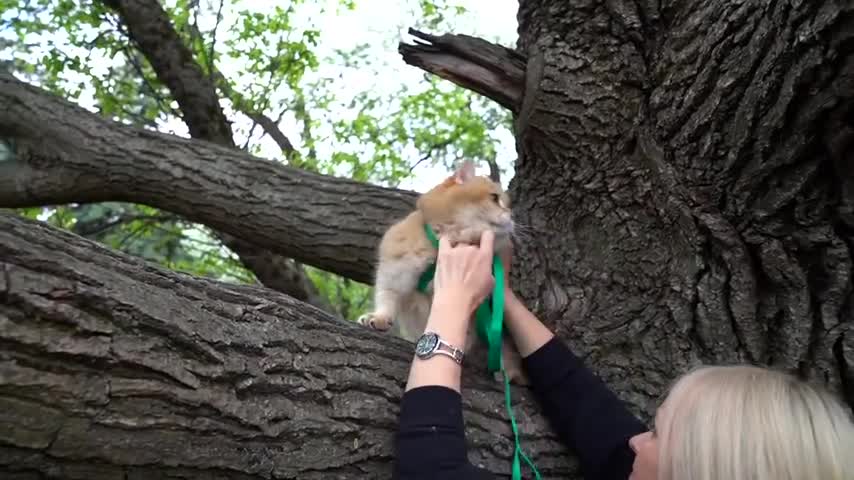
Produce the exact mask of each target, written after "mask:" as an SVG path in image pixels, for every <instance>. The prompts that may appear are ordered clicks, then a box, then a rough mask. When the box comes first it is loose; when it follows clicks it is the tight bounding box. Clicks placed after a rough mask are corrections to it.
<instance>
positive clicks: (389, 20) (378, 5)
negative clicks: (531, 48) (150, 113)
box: [0, 0, 518, 191]
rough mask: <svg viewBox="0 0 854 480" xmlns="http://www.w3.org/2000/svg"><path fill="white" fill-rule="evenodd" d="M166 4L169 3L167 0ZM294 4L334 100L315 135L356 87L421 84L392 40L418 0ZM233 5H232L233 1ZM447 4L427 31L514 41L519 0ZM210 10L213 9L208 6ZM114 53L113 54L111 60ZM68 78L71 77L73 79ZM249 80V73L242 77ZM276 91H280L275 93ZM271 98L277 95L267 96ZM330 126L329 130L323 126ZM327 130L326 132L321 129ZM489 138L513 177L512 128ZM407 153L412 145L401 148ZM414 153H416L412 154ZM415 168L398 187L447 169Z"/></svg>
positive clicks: (413, 17)
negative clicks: (452, 10) (337, 60)
mask: <svg viewBox="0 0 854 480" xmlns="http://www.w3.org/2000/svg"><path fill="white" fill-rule="evenodd" d="M211 1H213V3H214V6H215V7H216V6H218V4H219V2H218V0H202V2H203V5H204V4H207V3H208V2H211ZM166 3H167V4H170V3H172V2H166ZM306 3H307V4H303V5H300V6H298V7H297V11H298V14H297V21H296V23H295V24H296V25H298V28H316V29H317V30H319V31H320V32H321V33H320V38H319V45H318V47H316V48H315V49H314V51H315V53H316V54H317V56H318V58H319V60H320V63H321V65H320V67H319V69H318V71H316V72H309V73H307V75H306V79H314V78H318V77H329V78H333V79H335V81H334V83H333V85H334V91H335V94H336V96H337V97H338V98H337V100H338V102H337V103H338V105H337V106H333V108H332V111H327V112H324V115H328V116H326V117H324V116H321V113H320V112H317V113H316V114H315V115H316V119H317V120H319V121H320V123H321V124H322V125H323V126H322V127H321V128H320V129H319V131H317V132H315V136H316V137H318V138H322V137H323V135H324V133H325V130H324V129H325V127H327V126H328V125H329V124H330V123H331V121H330V119H332V118H342V117H345V118H346V117H347V116H349V115H354V114H355V110H352V109H349V105H348V103H349V100H350V97H351V96H352V95H354V94H356V93H359V92H361V91H365V90H371V89H375V90H374V91H381V92H391V91H395V90H397V89H398V88H399V87H400V85H402V84H405V85H409V86H411V88H413V89H419V85H420V88H421V89H423V88H424V87H425V84H424V82H423V73H424V72H423V71H421V70H420V69H417V68H415V67H411V66H408V65H406V64H405V63H404V62H403V60H402V59H401V57H400V55H399V54H398V52H397V43H398V41H400V40H405V41H409V42H411V38H410V37H409V36H408V35H407V33H406V30H407V29H408V28H409V27H410V26H414V25H415V22H416V21H417V19H418V16H417V14H418V9H417V5H418V2H417V1H416V0H408V1H405V0H404V1H391V0H356V8H355V10H353V11H349V10H346V9H343V8H336V7H335V5H337V4H338V2H337V1H333V0H325V1H320V2H311V1H309V2H306ZM226 4H227V5H226V8H225V9H224V11H223V14H224V20H223V22H222V24H221V25H230V24H233V22H234V20H235V18H236V15H237V11H239V10H241V9H247V8H250V9H251V10H252V11H261V12H263V11H265V10H266V9H270V10H272V9H273V8H275V6H276V5H279V6H282V5H283V4H282V3H281V2H280V1H272V0H270V1H257V0H253V1H252V2H248V1H245V0H244V1H239V2H234V1H226ZM235 4H236V5H235ZM449 4H450V5H459V6H462V7H465V8H466V9H467V10H468V11H467V12H466V13H465V14H463V15H453V14H452V15H451V16H450V17H449V18H448V19H446V22H445V23H444V24H443V26H442V27H440V28H442V30H440V31H430V32H428V33H435V34H441V33H445V32H453V33H465V34H468V35H475V36H479V37H482V38H486V39H488V40H491V41H496V42H499V43H502V44H504V45H507V46H510V47H513V46H514V45H515V42H516V11H517V8H518V3H517V1H516V0H488V1H487V0H452V1H450V2H449ZM324 6H326V7H327V8H326V11H325V12H323V13H321V9H322V7H324ZM214 11H215V9H214ZM214 20H215V19H214V18H213V16H212V15H211V16H210V18H202V19H200V24H201V27H202V29H203V30H205V31H206V30H208V28H209V27H210V26H212V25H213V23H212V22H213V21H214ZM10 33H11V32H0V35H2V36H9V34H10ZM229 34H230V32H229V30H228V29H225V28H220V30H219V31H218V35H217V38H218V41H220V42H221V41H223V40H224V39H225V38H226V36H227V35H229ZM63 38H64V37H63V36H62V34H61V32H59V33H54V34H51V35H50V36H45V37H42V38H33V39H28V43H31V44H32V43H34V44H36V45H37V46H36V47H35V48H33V50H32V53H31V54H32V55H33V57H34V58H38V57H40V56H41V55H40V52H43V51H44V50H45V49H47V48H50V47H49V44H50V42H54V43H55V44H56V45H58V46H59V47H60V48H62V49H63V51H65V53H67V54H68V53H73V51H72V50H71V49H70V48H69V47H68V46H67V44H65V42H64V41H63ZM363 43H367V44H369V50H368V51H369V53H370V59H371V61H370V63H369V64H368V65H365V66H363V67H361V68H349V69H344V68H342V67H341V66H340V65H335V64H329V63H326V62H324V60H325V58H326V57H327V56H329V55H331V54H332V52H333V51H334V50H335V49H344V50H349V49H351V48H353V47H354V46H356V45H359V44H363ZM0 58H4V59H7V58H9V53H8V52H0ZM118 60H120V59H117V61H118ZM111 61H112V59H110V58H101V59H98V61H97V63H98V65H99V66H100V67H101V68H103V71H106V68H107V66H108V65H109V63H110V62H111ZM218 67H219V68H220V70H221V71H222V72H223V73H224V74H225V75H226V76H227V77H229V78H238V74H239V72H240V71H241V70H242V66H241V65H239V64H237V63H236V62H220V63H219V64H218ZM71 80H72V81H75V82H76V81H77V80H74V79H71ZM247 80H249V79H247ZM277 93H279V92H277ZM287 94H288V92H287V91H283V92H281V95H287ZM272 103H273V104H274V105H275V102H272ZM78 104H80V105H81V106H83V107H86V108H90V109H91V108H92V100H91V95H85V94H84V95H83V96H81V98H80V100H79V101H78ZM225 107H226V114H227V115H228V116H229V118H230V119H231V120H234V121H236V122H237V123H236V124H235V125H233V128H234V130H235V136H236V140H237V142H238V144H242V143H243V142H244V140H245V136H242V135H241V133H243V132H247V131H248V129H249V126H250V124H249V123H248V122H245V121H244V119H243V117H242V116H235V115H232V114H231V111H230V110H229V109H228V107H227V105H226V106H225ZM267 114H268V115H270V116H274V115H277V114H278V112H267ZM164 127H166V130H167V131H172V132H174V133H176V134H179V135H182V136H186V128H185V127H184V125H183V124H182V123H180V121H176V122H169V124H168V125H165V126H164ZM280 128H281V129H282V131H283V132H284V133H285V135H287V136H288V137H289V138H290V139H291V141H292V142H293V143H294V144H295V146H297V148H299V147H300V146H301V142H300V138H299V133H300V132H301V130H302V129H301V127H300V126H298V125H297V124H296V123H295V122H294V120H293V117H292V116H290V115H287V114H286V115H285V116H284V118H283V120H282V122H281V124H280ZM327 130H328V129H327ZM259 132H260V129H256V134H255V138H257V137H258V134H259ZM326 133H328V132H326ZM492 135H494V137H495V138H497V139H499V140H500V142H501V143H500V145H499V148H498V162H499V164H500V165H501V166H502V167H503V168H505V169H507V170H506V171H505V173H504V176H503V177H502V183H504V185H505V186H506V184H507V182H508V181H509V179H510V178H512V161H513V159H515V157H516V154H515V146H514V142H513V136H512V133H511V132H510V131H509V130H506V129H501V130H500V131H496V132H492ZM262 145H263V152H262V156H265V157H270V158H275V157H277V156H279V150H278V147H276V145H275V144H274V143H273V142H272V140H270V139H269V138H268V137H265V139H264V140H263V143H262ZM322 148H323V144H321V145H320V146H319V149H318V150H319V153H320V154H321V155H322V153H323V150H322ZM407 153H408V154H413V153H414V152H407ZM412 158H413V159H414V158H415V156H414V155H412ZM414 172H415V173H416V178H414V179H412V180H407V181H406V182H405V183H403V184H402V185H400V186H401V188H409V189H413V190H416V191H424V190H426V189H427V188H430V187H431V186H432V185H434V184H435V183H437V182H438V181H440V180H441V179H442V178H444V177H445V176H446V175H447V173H448V172H446V171H445V169H444V167H442V166H437V167H431V166H427V165H426V164H421V165H420V166H418V167H417V168H416V169H415V170H414ZM478 172H483V173H486V172H488V166H487V165H479V166H478Z"/></svg>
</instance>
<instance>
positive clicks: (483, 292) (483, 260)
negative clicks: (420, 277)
mask: <svg viewBox="0 0 854 480" xmlns="http://www.w3.org/2000/svg"><path fill="white" fill-rule="evenodd" d="M494 241H495V234H494V233H493V232H492V231H491V230H487V231H485V232H484V233H483V234H482V235H481V238H480V246H477V245H467V244H459V245H456V246H454V245H451V243H450V241H449V240H448V239H447V238H446V237H442V238H441V239H440V240H439V254H438V259H437V262H436V275H435V277H434V280H433V305H434V306H436V305H443V306H449V305H453V306H454V307H455V308H459V309H462V313H464V314H465V315H466V316H471V314H472V313H474V311H475V310H476V309H477V307H478V305H480V304H481V302H483V300H484V299H485V298H486V297H487V296H488V295H489V294H490V293H491V292H492V288H493V287H494V286H495V279H494V278H493V277H492V257H493V254H494Z"/></svg>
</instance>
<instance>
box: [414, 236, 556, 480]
mask: <svg viewBox="0 0 854 480" xmlns="http://www.w3.org/2000/svg"><path fill="white" fill-rule="evenodd" d="M424 232H425V233H426V234H427V238H428V239H430V243H432V244H433V247H434V248H439V239H438V238H436V234H435V233H433V229H432V228H430V225H427V224H426V223H425V224H424ZM435 274H436V264H431V265H430V266H429V267H428V268H427V270H425V271H424V273H422V274H421V278H419V280H418V290H419V291H421V292H424V291H426V290H427V285H429V284H430V281H431V280H433V277H434V276H435ZM492 275H493V276H494V277H495V287H493V289H492V298H491V302H490V300H486V301H484V302H483V303H481V304H480V306H478V307H477V310H476V311H475V329H476V331H477V335H478V337H480V339H481V340H483V341H484V342H486V345H487V347H489V353H488V355H487V362H486V363H487V368H488V369H489V371H490V372H497V371H501V375H502V376H503V377H504V403H505V404H506V406H507V415H508V416H509V417H510V427H511V429H512V430H513V442H514V444H515V448H514V450H513V476H512V479H513V480H522V464H521V461H520V458H521V459H522V460H524V461H525V463H527V464H528V466H529V467H531V470H533V471H534V476H535V477H536V478H537V480H539V479H540V472H539V471H537V467H536V466H534V463H533V462H532V461H531V460H530V459H529V458H528V457H527V456H526V455H525V454H524V453H523V452H522V444H521V442H520V441H519V429H518V427H517V426H516V417H515V416H514V415H513V407H512V406H511V396H510V377H508V376H507V372H506V371H505V370H504V364H503V361H502V358H501V333H502V332H501V330H502V328H503V326H504V265H503V264H502V263H501V258H499V256H498V255H495V256H494V257H493V258H492ZM490 303H491V304H492V305H490Z"/></svg>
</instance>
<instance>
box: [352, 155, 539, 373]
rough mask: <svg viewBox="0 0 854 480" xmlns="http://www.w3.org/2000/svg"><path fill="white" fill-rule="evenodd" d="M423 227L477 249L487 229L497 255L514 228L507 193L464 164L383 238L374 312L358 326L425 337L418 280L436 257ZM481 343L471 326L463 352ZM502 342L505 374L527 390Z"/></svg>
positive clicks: (424, 303) (509, 347)
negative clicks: (482, 234) (492, 236)
mask: <svg viewBox="0 0 854 480" xmlns="http://www.w3.org/2000/svg"><path fill="white" fill-rule="evenodd" d="M425 223H427V224H429V225H430V226H431V227H432V228H433V231H434V232H435V233H436V236H437V237H441V236H446V237H450V240H451V241H452V242H453V243H458V242H465V243H472V244H477V243H479V241H480V236H481V233H482V232H483V231H485V230H487V229H491V230H492V231H493V232H494V233H495V250H496V251H501V250H503V249H504V248H506V247H508V246H509V245H510V242H511V235H512V233H513V229H514V222H513V218H512V215H511V211H510V199H509V197H508V196H507V194H506V193H505V192H504V191H503V190H502V189H501V186H500V185H499V184H497V183H495V182H493V181H492V180H490V179H489V178H487V177H482V176H475V171H474V165H473V164H472V163H471V162H470V161H466V162H465V163H464V164H463V165H462V166H461V167H460V168H459V169H457V170H456V171H455V172H454V174H453V175H451V176H450V177H448V178H447V179H445V181H443V182H442V183H440V184H439V185H437V186H436V187H434V188H433V189H431V190H430V191H428V192H426V193H424V194H422V195H421V196H420V197H419V198H418V201H417V203H416V209H415V211H413V212H412V213H410V214H409V215H408V216H406V217H405V218H404V219H402V220H400V221H399V222H397V223H395V224H394V225H392V226H391V227H389V229H388V230H387V231H386V232H385V234H384V235H383V238H382V240H381V241H380V245H379V262H378V264H377V268H376V274H375V281H374V310H373V311H372V312H369V313H366V314H364V315H362V316H361V317H359V319H358V323H360V324H361V325H364V326H368V327H370V328H373V329H375V330H381V331H387V330H390V329H392V328H394V329H395V330H397V332H396V333H397V334H398V335H399V336H400V337H402V338H404V339H406V340H409V341H411V342H414V341H415V340H416V339H417V338H418V336H420V335H421V334H422V333H423V332H424V328H425V326H426V324H427V317H428V316H429V314H430V300H431V298H432V282H431V284H430V285H429V286H428V288H427V292H425V293H421V292H420V291H418V289H417V286H418V280H419V279H420V277H421V274H422V273H423V272H424V271H425V270H426V269H427V267H428V266H430V264H432V263H434V262H435V261H436V255H437V250H436V249H435V248H434V247H433V245H432V244H431V243H430V240H429V239H428V238H427V236H426V234H425V232H424V224H425ZM479 341H480V340H479V338H478V337H477V333H476V332H475V329H474V321H472V322H471V328H470V330H469V333H468V340H467V342H466V345H465V346H461V347H462V348H463V349H464V350H465V351H466V352H469V351H471V347H472V345H473V344H474V342H479ZM502 343H503V344H502V356H503V361H504V368H505V371H506V372H507V374H508V376H509V377H510V379H511V381H512V382H513V383H516V384H522V385H527V384H528V379H527V377H526V376H525V374H524V371H523V369H522V364H521V358H520V356H519V354H518V352H517V351H516V349H515V345H513V344H512V341H511V340H510V339H509V338H507V337H505V338H504V339H503V342H502ZM484 352H485V349H484Z"/></svg>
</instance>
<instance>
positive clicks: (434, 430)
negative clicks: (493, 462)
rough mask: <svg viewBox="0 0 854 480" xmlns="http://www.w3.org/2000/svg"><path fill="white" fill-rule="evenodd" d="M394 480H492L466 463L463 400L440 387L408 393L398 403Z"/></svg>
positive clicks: (456, 393) (487, 474) (490, 475)
mask: <svg viewBox="0 0 854 480" xmlns="http://www.w3.org/2000/svg"><path fill="white" fill-rule="evenodd" d="M393 478H394V479H396V480H427V479H431V480H432V479H440V478H441V479H444V480H457V479H459V480H462V479H472V480H494V479H495V477H494V476H493V475H492V474H491V473H490V472H488V471H487V470H483V469H479V468H477V467H475V466H474V465H472V464H471V463H470V462H469V461H468V452H467V449H466V439H465V430H464V426H463V406H462V397H461V396H460V394H459V392H457V391H455V390H453V389H450V388H447V387H442V386H425V387H418V388H413V389H412V390H409V391H408V392H405V393H404V394H403V398H402V399H401V402H400V419H399V426H398V431H397V435H396V438H395V464H394V476H393Z"/></svg>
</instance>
